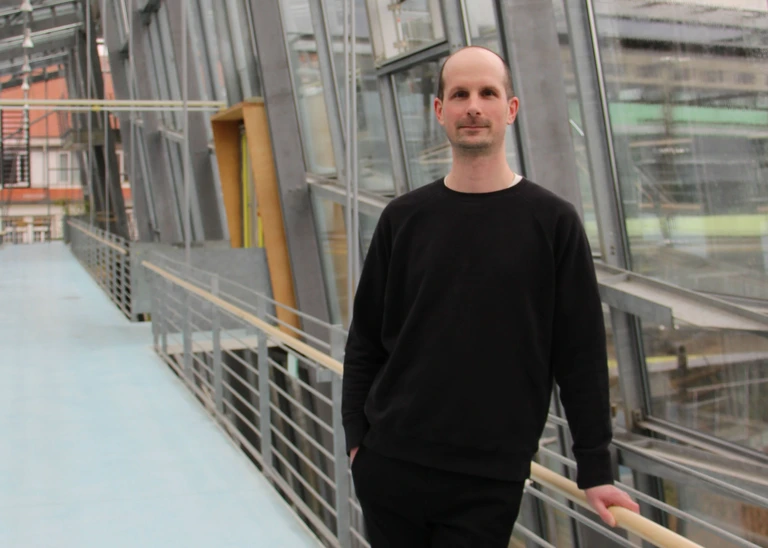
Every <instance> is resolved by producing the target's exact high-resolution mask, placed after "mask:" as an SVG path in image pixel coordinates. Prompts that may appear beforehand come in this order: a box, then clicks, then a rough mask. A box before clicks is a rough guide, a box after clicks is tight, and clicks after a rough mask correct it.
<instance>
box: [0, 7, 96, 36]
mask: <svg viewBox="0 0 768 548" xmlns="http://www.w3.org/2000/svg"><path fill="white" fill-rule="evenodd" d="M81 23H82V19H81V18H80V15H79V14H78V13H70V14H66V15H55V16H51V17H35V18H34V19H32V20H31V21H30V22H29V29H30V32H31V33H32V41H33V42H34V41H35V36H36V35H39V34H41V33H47V32H51V33H55V32H57V30H58V29H62V31H63V30H73V28H76V27H79V26H80V24H81ZM14 38H18V39H19V40H24V25H23V24H21V23H16V24H13V25H7V26H3V27H0V42H4V41H6V40H12V39H14Z"/></svg>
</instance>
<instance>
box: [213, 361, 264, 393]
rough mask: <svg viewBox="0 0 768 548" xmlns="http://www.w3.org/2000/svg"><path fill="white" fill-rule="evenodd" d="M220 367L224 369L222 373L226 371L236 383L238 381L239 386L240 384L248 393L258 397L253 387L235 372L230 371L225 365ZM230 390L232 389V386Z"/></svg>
mask: <svg viewBox="0 0 768 548" xmlns="http://www.w3.org/2000/svg"><path fill="white" fill-rule="evenodd" d="M222 367H223V368H224V371H226V372H227V373H229V374H230V375H232V376H233V377H234V378H236V379H237V380H238V381H240V384H242V385H243V386H244V387H245V388H247V389H248V391H249V392H251V393H252V394H254V395H256V396H258V395H259V391H258V390H257V389H256V387H255V386H251V383H249V382H248V380H247V379H244V378H243V377H241V376H240V375H239V374H237V373H236V372H235V371H233V370H232V369H230V368H229V366H227V365H224V364H222ZM230 384H231V383H230ZM232 388H234V386H233V387H232Z"/></svg>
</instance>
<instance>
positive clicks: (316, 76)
mask: <svg viewBox="0 0 768 548" xmlns="http://www.w3.org/2000/svg"><path fill="white" fill-rule="evenodd" d="M281 2H282V6H283V10H282V12H283V25H284V27H285V38H286V42H287V44H288V55H289V56H290V66H291V74H292V75H293V83H294V86H295V90H294V92H295V94H296V100H297V103H298V108H299V122H300V124H301V130H302V131H301V134H302V140H303V142H304V155H305V158H306V169H307V171H309V172H311V173H317V174H320V175H331V174H335V173H336V162H335V160H334V157H333V143H332V141H331V130H330V127H329V124H328V112H327V110H326V107H325V96H324V95H323V83H322V80H321V78H320V62H319V58H318V55H317V44H316V43H315V34H314V30H313V28H312V18H311V14H310V11H309V0H281Z"/></svg>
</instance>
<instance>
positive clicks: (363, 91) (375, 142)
mask: <svg viewBox="0 0 768 548" xmlns="http://www.w3.org/2000/svg"><path fill="white" fill-rule="evenodd" d="M356 5H357V10H358V11H357V18H356V33H357V46H356V48H357V49H356V51H357V56H356V57H357V74H358V78H357V147H358V158H359V164H358V165H359V169H358V175H359V185H360V188H361V189H365V190H369V191H371V192H375V193H377V194H383V195H394V191H395V182H394V179H393V177H392V164H391V160H390V157H389V145H388V142H387V134H386V131H385V126H384V114H383V111H382V108H381V97H380V96H379V89H378V83H377V77H376V67H375V66H374V58H373V46H372V44H371V36H370V32H369V31H368V20H367V18H366V17H365V2H364V0H356ZM331 11H332V12H333V15H334V16H333V17H329V29H330V34H331V42H332V48H333V57H334V59H333V60H334V64H335V70H336V86H337V88H338V90H339V95H340V97H339V99H340V103H341V109H342V111H344V109H346V97H344V89H345V86H344V41H343V36H344V17H343V2H342V0H336V1H335V3H334V4H333V5H332V8H331Z"/></svg>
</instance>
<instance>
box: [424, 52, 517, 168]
mask: <svg viewBox="0 0 768 548" xmlns="http://www.w3.org/2000/svg"><path fill="white" fill-rule="evenodd" d="M443 82H444V94H443V99H442V101H441V100H440V99H439V98H436V99H435V114H436V115H437V120H438V122H440V124H441V125H442V126H443V127H444V128H445V132H446V134H447V136H448V140H449V141H450V142H451V145H452V146H453V147H454V148H457V149H460V150H462V151H464V152H466V153H469V154H472V155H478V156H481V155H487V154H490V153H492V152H495V151H497V150H498V149H499V148H500V147H503V146H504V137H505V132H506V128H507V125H508V124H511V123H512V122H514V120H515V116H517V108H518V104H519V101H518V99H517V97H507V93H506V91H505V87H506V86H505V72H504V66H503V65H502V62H501V60H500V59H498V58H497V57H496V56H495V55H494V54H493V53H491V52H489V51H485V50H482V49H473V48H470V49H466V50H463V51H460V52H459V53H457V54H455V55H454V56H453V57H451V59H450V60H449V61H448V62H447V64H446V65H445V67H444V70H443Z"/></svg>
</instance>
